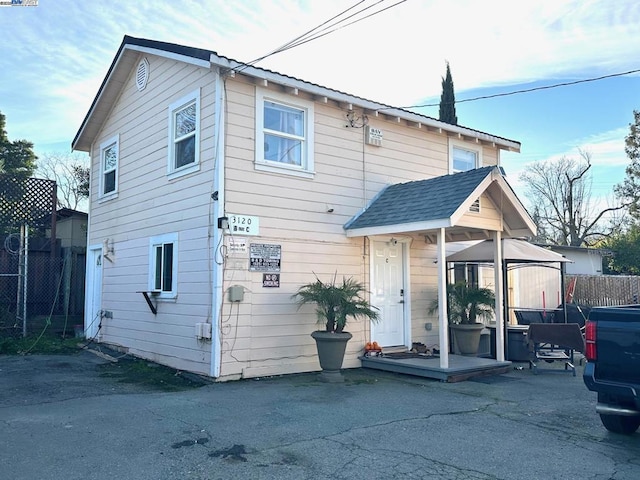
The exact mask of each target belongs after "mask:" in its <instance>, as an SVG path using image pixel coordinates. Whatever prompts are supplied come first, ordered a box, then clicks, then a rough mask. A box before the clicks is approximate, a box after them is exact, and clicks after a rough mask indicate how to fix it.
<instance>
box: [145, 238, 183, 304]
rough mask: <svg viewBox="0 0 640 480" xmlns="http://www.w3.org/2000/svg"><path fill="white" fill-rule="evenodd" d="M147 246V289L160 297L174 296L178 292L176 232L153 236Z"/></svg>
mask: <svg viewBox="0 0 640 480" xmlns="http://www.w3.org/2000/svg"><path fill="white" fill-rule="evenodd" d="M149 246H150V248H149V267H150V268H149V290H150V291H151V292H154V293H156V294H157V295H158V296H159V297H160V298H175V297H176V295H177V294H178V288H177V285H178V275H177V273H178V271H177V266H178V234H177V233H170V234H166V235H160V236H158V237H153V238H151V239H150V241H149Z"/></svg>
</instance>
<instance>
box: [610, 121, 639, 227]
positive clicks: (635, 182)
mask: <svg viewBox="0 0 640 480" xmlns="http://www.w3.org/2000/svg"><path fill="white" fill-rule="evenodd" d="M624 151H625V153H626V154H627V157H629V160H630V161H631V162H630V163H629V165H628V166H627V168H626V177H625V179H624V180H623V181H622V183H620V184H618V185H616V187H615V192H616V195H618V197H620V198H621V199H622V201H623V202H624V203H625V204H626V205H628V206H629V214H630V215H631V217H633V218H634V219H635V220H640V111H638V110H634V111H633V123H630V124H629V135H627V136H626V137H625V148H624Z"/></svg>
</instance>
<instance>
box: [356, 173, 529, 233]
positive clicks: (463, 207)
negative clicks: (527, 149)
mask: <svg viewBox="0 0 640 480" xmlns="http://www.w3.org/2000/svg"><path fill="white" fill-rule="evenodd" d="M483 193H487V195H489V197H491V198H492V200H493V201H494V203H496V204H497V205H501V207H502V211H503V213H504V216H505V227H506V230H507V234H508V235H510V236H523V235H531V233H532V232H535V225H534V224H533V221H532V220H531V218H530V217H529V214H528V213H527V211H526V210H525V208H524V207H523V206H522V204H521V202H520V201H519V200H518V198H517V196H516V194H515V193H514V192H513V190H512V189H511V187H510V186H509V184H508V183H507V181H506V180H505V178H504V174H503V172H502V170H501V169H500V168H499V167H496V166H488V167H482V168H477V169H473V170H468V171H466V172H461V173H455V174H452V175H443V176H440V177H434V178H429V179H426V180H418V181H413V182H406V183H398V184H395V185H389V186H387V187H385V188H384V189H383V190H382V191H381V192H380V193H379V194H378V195H377V196H376V197H375V198H374V199H373V200H372V201H371V202H370V203H369V205H368V206H367V207H366V208H365V209H364V210H363V211H362V212H360V213H359V214H358V215H356V216H355V217H354V218H352V219H351V220H350V221H349V222H347V223H346V224H345V226H344V228H345V230H346V231H347V236H349V237H354V236H363V235H382V234H398V233H409V232H419V231H428V230H434V229H437V228H449V227H455V226H456V225H457V223H458V221H459V220H460V219H461V218H462V216H463V215H465V214H466V213H468V211H469V207H470V206H471V204H472V203H473V202H474V201H476V200H477V199H478V198H479V197H480V196H481V195H482V194H483Z"/></svg>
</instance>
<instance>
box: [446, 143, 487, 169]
mask: <svg viewBox="0 0 640 480" xmlns="http://www.w3.org/2000/svg"><path fill="white" fill-rule="evenodd" d="M450 159H451V173H458V172H466V171H467V170H473V169H474V168H478V167H480V166H482V160H481V152H480V150H476V149H471V148H467V147H462V146H459V145H455V144H452V145H451V149H450Z"/></svg>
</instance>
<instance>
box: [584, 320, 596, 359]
mask: <svg viewBox="0 0 640 480" xmlns="http://www.w3.org/2000/svg"><path fill="white" fill-rule="evenodd" d="M597 325H598V324H597V322H594V321H592V320H587V321H586V323H585V325H584V326H585V329H584V340H585V347H586V348H585V352H584V354H585V356H586V357H587V360H588V361H594V360H597V359H598V352H597V351H596V326H597Z"/></svg>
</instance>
